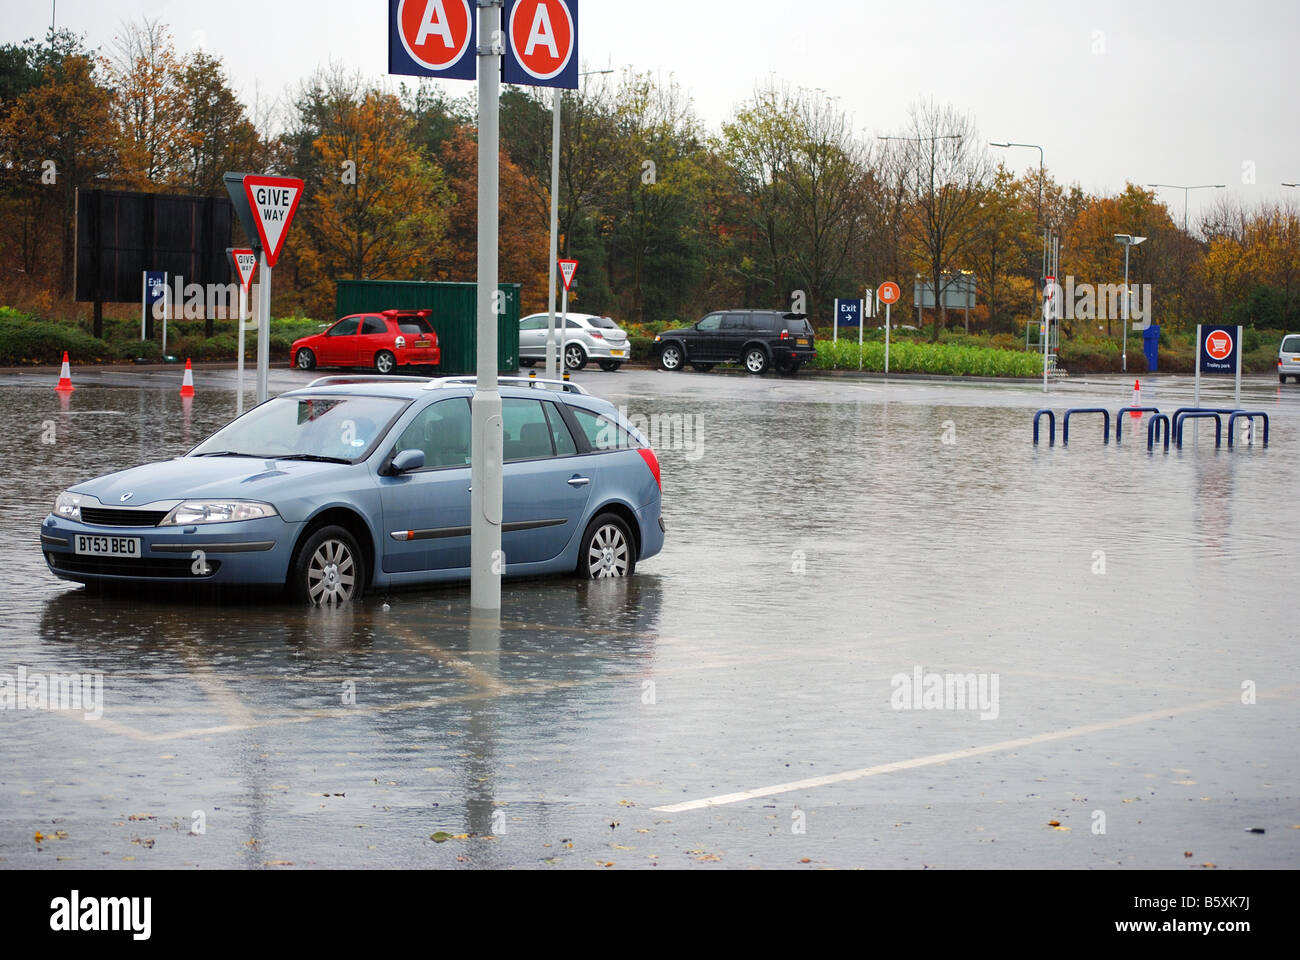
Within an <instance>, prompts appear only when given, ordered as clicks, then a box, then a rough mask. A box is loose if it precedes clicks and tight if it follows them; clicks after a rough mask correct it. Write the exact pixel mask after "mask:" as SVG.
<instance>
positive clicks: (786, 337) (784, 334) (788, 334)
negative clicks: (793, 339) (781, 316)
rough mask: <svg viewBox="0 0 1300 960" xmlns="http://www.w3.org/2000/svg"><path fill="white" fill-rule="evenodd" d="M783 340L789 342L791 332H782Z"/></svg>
mask: <svg viewBox="0 0 1300 960" xmlns="http://www.w3.org/2000/svg"><path fill="white" fill-rule="evenodd" d="M781 339H782V340H789V339H790V331H789V330H782V331H781Z"/></svg>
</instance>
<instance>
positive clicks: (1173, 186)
mask: <svg viewBox="0 0 1300 960" xmlns="http://www.w3.org/2000/svg"><path fill="white" fill-rule="evenodd" d="M1147 186H1148V187H1168V188H1169V189H1170V190H1181V191H1183V233H1186V232H1187V194H1188V193H1189V192H1190V191H1192V190H1222V189H1224V188H1225V187H1227V184H1226V183H1201V184H1197V185H1196V186H1193V187H1184V186H1183V185H1182V184H1179V183H1148V184H1147ZM1116 236H1118V234H1116Z"/></svg>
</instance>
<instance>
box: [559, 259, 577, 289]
mask: <svg viewBox="0 0 1300 960" xmlns="http://www.w3.org/2000/svg"><path fill="white" fill-rule="evenodd" d="M559 264H560V279H561V280H563V281H564V289H565V290H568V289H569V288H570V287H572V285H573V275H574V274H575V273H577V272H578V261H577V260H561V261H559Z"/></svg>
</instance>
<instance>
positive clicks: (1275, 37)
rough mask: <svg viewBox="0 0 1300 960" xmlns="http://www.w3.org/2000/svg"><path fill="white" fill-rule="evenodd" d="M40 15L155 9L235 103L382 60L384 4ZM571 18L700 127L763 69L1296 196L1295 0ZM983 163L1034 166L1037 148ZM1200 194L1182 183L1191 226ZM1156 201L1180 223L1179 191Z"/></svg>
mask: <svg viewBox="0 0 1300 960" xmlns="http://www.w3.org/2000/svg"><path fill="white" fill-rule="evenodd" d="M0 3H3V9H4V11H5V16H4V26H3V28H2V29H3V34H0V35H3V36H4V38H5V40H7V41H19V40H23V39H25V38H27V37H29V36H37V37H40V36H43V35H44V33H45V31H46V30H47V29H48V28H49V25H50V12H51V6H52V4H51V3H50V2H48V0H0ZM56 4H57V11H56V18H57V23H58V25H59V26H60V27H68V28H71V29H73V30H75V31H77V32H79V33H82V34H84V35H85V37H86V41H87V42H88V43H89V44H90V45H91V46H103V47H105V48H107V47H109V46H110V45H111V41H112V39H113V37H114V36H115V35H116V34H117V33H118V32H119V30H120V24H121V22H122V21H123V20H131V19H139V18H141V17H142V16H148V17H150V18H160V19H161V20H162V21H163V22H164V23H167V24H168V25H170V27H171V29H172V32H173V34H174V36H175V38H176V41H177V45H178V47H179V48H180V49H182V50H186V49H189V48H191V47H192V46H194V45H195V44H196V43H201V44H203V45H204V46H205V47H206V48H207V49H208V50H209V51H210V52H213V53H216V54H219V55H221V56H222V57H223V58H224V59H225V62H226V63H227V65H228V69H229V71H230V74H231V78H232V81H233V83H234V85H235V88H236V90H237V91H238V92H239V93H240V94H241V96H243V97H244V99H245V101H246V102H247V101H250V100H251V99H252V97H253V95H254V92H255V91H257V92H258V94H259V95H260V96H261V97H262V98H263V99H264V100H265V99H269V98H276V97H282V96H284V95H285V93H286V91H288V90H290V89H291V88H293V87H296V85H297V83H298V82H299V81H300V80H302V79H303V78H304V77H306V76H308V75H309V74H310V73H311V72H312V71H313V70H315V69H316V68H317V67H318V66H322V65H325V64H327V63H328V62H330V61H331V60H333V61H336V62H339V63H342V64H344V65H345V66H346V67H348V68H349V69H357V70H360V71H362V72H364V73H366V74H369V75H373V76H375V77H376V78H379V77H381V76H382V75H383V74H384V71H385V70H386V69H387V52H386V44H387V39H386V38H387V9H388V4H387V2H386V0H311V2H308V0H265V2H261V3H248V4H244V5H243V6H242V7H241V6H240V5H239V4H236V3H211V2H203V0H175V2H159V0H135V2H132V0H56ZM580 11H581V17H580V27H579V29H580V55H581V57H582V60H583V62H584V64H585V66H586V68H587V69H592V68H597V67H601V68H603V67H605V66H606V65H612V66H613V67H615V68H616V69H621V68H624V67H631V68H634V69H637V70H649V71H653V72H657V73H659V74H661V75H663V76H665V77H667V76H668V75H672V76H673V77H675V78H676V79H677V80H678V81H679V82H680V83H681V85H682V86H683V87H684V89H685V90H686V92H687V93H688V94H689V95H690V96H691V97H692V99H693V100H694V103H695V108H696V111H697V113H698V114H699V115H700V116H701V118H702V119H703V120H704V121H705V122H706V123H707V124H708V125H709V126H710V127H711V128H713V129H716V127H717V126H718V124H719V123H720V122H721V121H722V120H724V119H726V117H727V116H728V115H729V113H730V112H731V110H732V109H733V107H734V106H735V105H736V104H737V103H739V102H740V101H742V100H744V99H745V98H746V97H747V96H749V95H750V94H751V93H752V91H753V89H754V87H755V85H756V84H759V83H762V82H764V81H765V80H766V79H767V78H768V77H776V78H778V79H779V80H782V81H788V82H790V83H791V84H794V85H797V86H804V87H810V88H817V89H822V90H825V91H827V92H828V93H829V94H831V95H832V96H835V97H837V98H838V99H839V101H840V103H841V105H842V107H843V108H844V109H845V110H846V112H848V113H849V114H850V115H851V116H852V118H853V120H854V123H855V125H856V126H857V128H858V129H859V130H860V131H862V133H863V134H864V135H865V136H874V135H877V134H880V133H889V132H892V131H894V130H895V129H897V128H899V127H900V126H901V125H902V123H903V121H904V119H905V116H906V112H907V107H908V105H909V104H910V103H911V102H912V101H913V100H914V99H916V98H918V97H933V98H934V99H936V100H937V101H940V102H941V103H952V104H954V105H956V106H959V107H961V108H962V109H964V110H968V111H970V112H971V113H972V114H974V116H975V119H976V122H977V123H978V125H979V127H980V130H981V132H982V134H983V136H984V139H986V140H1011V141H1023V142H1027V143H1037V144H1041V145H1042V147H1043V149H1044V151H1045V152H1046V160H1047V165H1048V167H1049V169H1050V170H1051V171H1052V172H1053V173H1054V174H1055V175H1056V177H1057V178H1058V179H1059V180H1063V181H1065V182H1068V183H1073V182H1078V183H1079V184H1080V185H1081V186H1083V188H1084V189H1085V190H1088V191H1090V192H1115V191H1118V190H1120V189H1122V188H1123V186H1124V183H1125V181H1126V180H1132V181H1134V182H1136V183H1143V184H1146V183H1154V182H1161V183H1173V184H1204V183H1224V184H1227V189H1228V191H1230V192H1231V193H1232V194H1233V195H1234V196H1236V197H1238V198H1240V199H1241V200H1243V201H1245V202H1255V201H1257V200H1260V199H1268V200H1273V199H1280V198H1285V197H1291V198H1292V199H1296V200H1300V190H1296V189H1286V188H1283V187H1281V186H1279V184H1280V182H1282V181H1289V182H1297V181H1300V123H1297V118H1298V117H1300V67H1297V62H1298V61H1300V48H1298V41H1300V0H1234V2H1213V0H1150V2H1144V0H1128V2H1114V0H1096V2H1089V3H1061V2H1043V0H1038V2H1027V0H901V2H892V3H865V2H862V0H857V2H854V0H823V2H821V3H788V2H777V0H748V2H743V3H742V2H730V3H718V2H714V3H708V2H702V0H656V2H653V3H633V2H630V0H582V2H581V7H580ZM241 13H242V14H243V15H241ZM445 85H446V86H447V87H448V89H449V90H450V91H452V92H453V94H454V95H461V94H463V93H467V92H470V91H471V90H472V89H473V84H472V83H468V82H463V81H462V82H454V81H446V82H445ZM993 153H994V155H995V156H996V155H998V154H1006V155H1007V159H1008V162H1011V163H1013V164H1014V166H1016V167H1017V168H1018V169H1025V168H1028V167H1030V166H1035V167H1036V166H1037V162H1038V152H1037V151H1036V150H1011V151H1000V150H994V151H993ZM1243 164H1253V165H1254V179H1255V182H1254V183H1253V184H1251V183H1248V182H1246V180H1247V178H1248V176H1249V169H1248V168H1243ZM1216 192H1218V191H1213V190H1203V191H1193V193H1192V194H1191V197H1192V203H1191V216H1192V219H1193V220H1195V218H1196V216H1197V212H1198V210H1199V209H1200V208H1201V206H1202V205H1204V204H1207V203H1209V202H1210V201H1211V200H1212V199H1213V197H1212V195H1213V194H1214V193H1216ZM1159 195H1160V197H1161V198H1162V199H1164V200H1165V201H1166V202H1168V203H1169V206H1170V212H1171V213H1172V214H1173V215H1174V216H1175V218H1176V219H1177V218H1179V217H1180V216H1181V214H1182V205H1183V192H1182V191H1181V190H1179V191H1172V190H1164V191H1160V193H1159Z"/></svg>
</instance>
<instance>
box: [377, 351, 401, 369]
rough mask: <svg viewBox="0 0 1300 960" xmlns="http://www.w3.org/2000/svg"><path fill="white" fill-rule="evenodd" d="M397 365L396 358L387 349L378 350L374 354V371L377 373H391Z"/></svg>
mask: <svg viewBox="0 0 1300 960" xmlns="http://www.w3.org/2000/svg"><path fill="white" fill-rule="evenodd" d="M396 366H397V358H396V357H395V356H393V355H392V353H390V352H389V351H387V350H380V351H379V352H378V353H376V354H375V371H376V372H378V373H385V374H387V373H392V372H393V370H394V368H396Z"/></svg>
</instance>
